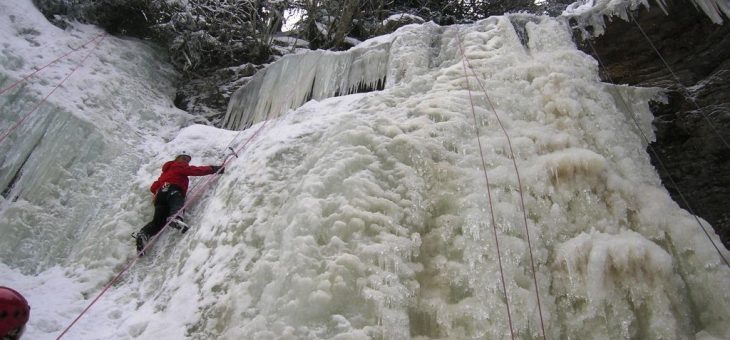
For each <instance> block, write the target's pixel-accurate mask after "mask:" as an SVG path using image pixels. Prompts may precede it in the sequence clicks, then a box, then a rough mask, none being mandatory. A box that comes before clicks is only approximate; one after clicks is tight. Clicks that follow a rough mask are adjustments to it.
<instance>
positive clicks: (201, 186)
mask: <svg viewBox="0 0 730 340" xmlns="http://www.w3.org/2000/svg"><path fill="white" fill-rule="evenodd" d="M267 118H268V117H267ZM268 122H269V121H268V120H265V121H264V123H263V124H261V126H260V127H259V128H258V129H257V130H256V131H255V132H254V133H253V134H252V135H251V137H249V138H248V140H246V142H245V143H244V144H243V145H241V146H240V147H238V148H237V149H236V150H235V153H236V154H237V153H239V152H241V151H243V149H244V148H245V147H246V146H247V145H248V144H249V142H251V141H252V140H253V139H254V138H255V137H257V136H258V134H259V132H261V130H263V128H264V127H265V126H266V124H267V123H268ZM235 138H236V137H234V139H235ZM232 156H233V155H228V156H226V158H225V159H224V160H223V163H222V166H221V169H223V167H224V166H225V165H226V164H227V163H228V161H229V160H230V159H231V157H232ZM220 171H221V170H220V169H219V170H218V171H217V172H216V173H215V174H214V175H216V174H218V173H220ZM217 178H218V176H209V177H207V178H206V179H205V181H203V182H202V183H200V184H199V185H196V186H194V187H193V188H192V189H191V190H190V191H191V194H190V195H189V197H190V198H189V199H188V200H186V201H185V204H183V206H182V208H180V210H178V211H177V212H176V213H175V214H174V215H172V216H170V217H169V218H168V220H167V223H165V225H164V226H163V227H162V228H161V229H160V231H159V232H158V233H157V234H156V235H155V236H154V237H152V239H150V240H149V242H147V244H146V245H145V246H144V248H142V250H140V251H139V252H138V253H137V256H135V257H134V259H132V260H131V261H129V262H128V263H127V265H125V266H124V268H122V270H121V271H119V273H117V275H115V276H114V277H113V278H112V279H111V280H110V281H109V282H108V283H107V284H106V285H105V286H104V288H103V289H102V290H101V292H99V294H97V295H96V297H94V299H93V300H92V301H91V302H90V303H89V304H88V305H87V306H86V308H84V310H82V311H81V313H80V314H79V315H78V316H77V317H76V318H75V319H74V320H73V321H72V322H71V323H70V324H69V325H68V326H67V327H66V328H65V329H64V330H63V332H61V334H60V335H59V336H58V337H57V338H56V340H58V339H61V338H62V337H63V336H64V335H65V334H66V333H67V332H68V331H69V330H70V329H71V327H73V326H74V325H75V324H76V322H78V321H79V320H80V319H81V317H82V316H84V314H86V312H87V311H89V309H90V308H91V306H93V305H94V304H95V303H96V302H97V301H98V300H99V299H100V298H101V297H102V295H104V294H105V293H106V292H107V291H108V290H109V288H111V286H112V285H114V284H115V283H116V282H117V280H119V278H120V277H122V275H123V274H124V273H125V272H126V271H127V270H129V269H130V268H132V266H134V264H135V263H137V261H138V260H139V258H140V257H141V256H142V254H144V252H145V251H146V250H147V248H149V247H150V246H152V244H154V243H155V241H157V239H158V238H159V237H160V235H161V234H162V232H163V231H164V230H165V229H167V227H168V226H169V225H170V222H172V221H173V220H174V219H175V218H176V217H178V216H180V214H182V212H183V211H184V210H185V208H187V207H188V206H189V205H191V204H192V202H194V201H195V199H196V198H197V197H198V195H199V194H200V193H202V192H203V191H204V190H205V189H206V188H207V187H208V186H209V185H210V184H211V183H212V182H213V181H214V180H215V179H217Z"/></svg>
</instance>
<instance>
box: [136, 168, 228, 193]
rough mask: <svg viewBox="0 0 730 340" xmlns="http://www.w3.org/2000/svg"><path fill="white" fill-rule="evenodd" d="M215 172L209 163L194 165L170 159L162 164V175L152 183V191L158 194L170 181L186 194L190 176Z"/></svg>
mask: <svg viewBox="0 0 730 340" xmlns="http://www.w3.org/2000/svg"><path fill="white" fill-rule="evenodd" d="M214 173H215V171H213V167H211V166H209V165H206V166H192V165H189V164H188V163H185V162H178V161H169V162H167V163H165V165H163V166H162V175H160V178H158V179H157V180H156V181H155V182H154V183H152V186H151V187H150V191H152V194H153V195H154V194H157V190H160V188H162V186H163V185H165V183H169V184H173V185H177V186H178V187H180V189H182V191H183V194H185V193H187V192H188V176H205V175H211V174H214Z"/></svg>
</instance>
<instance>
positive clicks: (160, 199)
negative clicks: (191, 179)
mask: <svg viewBox="0 0 730 340" xmlns="http://www.w3.org/2000/svg"><path fill="white" fill-rule="evenodd" d="M183 205H185V194H183V192H182V189H180V188H179V187H177V186H176V185H169V184H165V185H164V186H163V187H162V188H160V190H158V191H157V195H156V196H155V216H154V217H153V218H152V222H150V223H147V225H145V226H144V227H142V230H140V231H139V232H140V233H142V234H145V235H147V237H152V236H154V235H157V233H159V232H160V230H161V229H162V227H164V226H165V223H166V222H167V218H168V217H170V216H172V215H175V213H176V212H177V211H178V210H180V208H182V207H183ZM178 219H180V220H182V214H180V215H179V216H178Z"/></svg>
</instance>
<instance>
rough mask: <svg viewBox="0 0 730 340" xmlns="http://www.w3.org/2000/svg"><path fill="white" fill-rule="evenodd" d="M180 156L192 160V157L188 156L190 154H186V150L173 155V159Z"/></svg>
mask: <svg viewBox="0 0 730 340" xmlns="http://www.w3.org/2000/svg"><path fill="white" fill-rule="evenodd" d="M180 156H186V157H188V158H190V159H192V158H193V157H192V156H190V153H189V152H187V151H186V150H182V151H179V152H178V153H177V154H176V155H175V158H178V157H180Z"/></svg>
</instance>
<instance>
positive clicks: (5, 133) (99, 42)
mask: <svg viewBox="0 0 730 340" xmlns="http://www.w3.org/2000/svg"><path fill="white" fill-rule="evenodd" d="M105 37H106V33H104V34H103V35H102V37H101V39H100V40H99V41H98V42H97V43H96V45H94V48H92V49H91V50H89V53H87V54H86V56H84V58H83V59H81V62H79V63H78V64H77V65H76V67H74V68H73V69H72V70H71V72H69V73H68V74H67V75H66V77H65V78H63V80H61V82H60V83H58V85H56V87H54V88H53V89H52V90H51V92H48V94H46V96H45V97H43V99H41V100H40V101H39V102H38V103H37V104H36V105H35V107H33V109H32V110H30V111H29V112H28V113H26V114H25V115H24V116H23V117H22V118H21V119H20V120H18V121H17V122H15V124H13V126H11V127H10V128H9V129H7V130H5V132H3V134H2V135H0V143H2V142H3V140H5V138H7V137H8V136H9V135H10V134H11V133H13V131H15V130H16V129H17V128H18V127H19V126H20V125H21V124H23V122H25V120H26V119H27V118H28V117H29V116H30V115H31V114H32V113H33V112H35V110H37V109H38V108H39V107H40V106H41V105H42V104H43V103H45V102H46V100H48V97H50V96H51V95H52V94H53V93H54V92H56V90H58V88H59V87H61V85H63V83H65V82H66V80H68V78H69V77H71V75H72V74H74V72H76V70H78V69H79V68H80V67H81V66H83V64H84V62H86V59H88V58H89V56H90V55H91V53H93V52H94V51H95V50H96V48H97V47H99V44H101V42H102V41H104V38H105Z"/></svg>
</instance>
